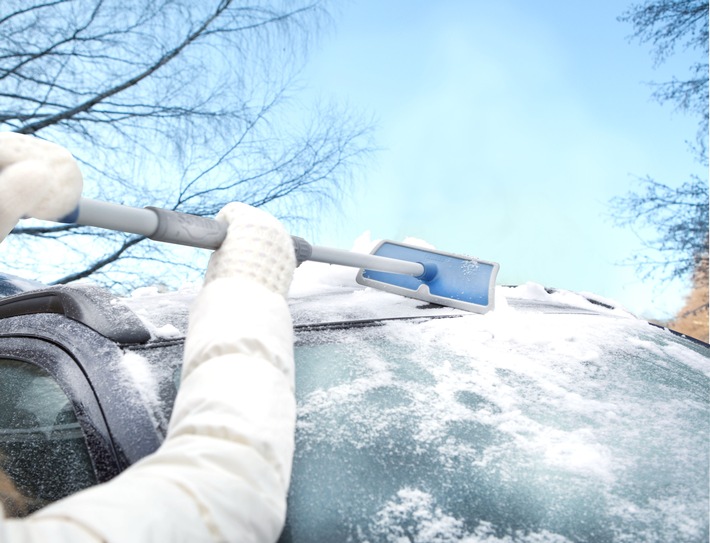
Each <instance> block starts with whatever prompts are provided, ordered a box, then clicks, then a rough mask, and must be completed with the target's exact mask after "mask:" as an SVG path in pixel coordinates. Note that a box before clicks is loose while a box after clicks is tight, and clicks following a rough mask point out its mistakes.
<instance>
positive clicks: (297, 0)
mask: <svg viewBox="0 0 710 543" xmlns="http://www.w3.org/2000/svg"><path fill="white" fill-rule="evenodd" d="M325 21H327V12H326V9H325V6H324V5H323V1H321V0H249V1H247V2H239V1H237V0H204V1H200V2H195V1H193V0H3V2H2V3H0V130H12V131H15V132H19V133H23V134H32V135H36V136H39V137H43V138H46V139H49V140H52V141H56V142H58V143H61V144H63V145H65V146H66V147H68V148H69V149H70V150H71V151H72V152H73V153H74V155H75V156H76V157H77V158H78V159H79V160H80V162H81V163H82V164H83V170H84V172H85V179H86V182H85V191H84V194H85V196H89V197H94V198H101V199H106V200H110V201H114V202H119V203H123V204H127V205H135V206H144V205H155V206H159V207H165V208H168V209H173V210H178V211H182V212H186V213H193V214H196V215H201V216H212V215H214V214H215V213H216V212H217V211H218V210H219V209H220V208H221V207H222V206H223V205H224V204H226V203H227V202H230V201H242V202H246V203H248V204H251V205H255V206H268V207H269V210H270V211H272V212H274V213H275V214H277V215H279V216H281V217H286V218H289V217H290V218H294V217H302V216H304V213H303V211H304V209H306V208H308V209H311V210H312V209H314V206H316V205H320V204H322V203H323V202H325V201H328V200H336V199H337V197H338V194H339V192H340V190H341V184H342V183H343V182H344V181H346V180H347V179H348V175H349V174H350V173H351V172H352V168H353V167H354V166H356V165H357V163H358V161H359V160H360V159H361V158H362V157H363V156H364V155H365V154H366V153H367V151H368V130H367V127H366V126H365V125H363V124H362V123H360V122H359V121H357V120H355V119H352V118H350V117H349V116H348V115H347V114H346V113H344V112H340V111H337V110H336V109H334V108H328V107H320V108H319V109H316V110H315V111H312V112H309V113H304V111H303V109H304V108H303V106H301V104H300V103H299V102H298V101H297V100H296V99H295V98H294V96H291V95H290V91H291V89H293V88H294V86H295V84H296V83H297V76H298V73H299V70H300V68H301V67H302V64H303V62H304V61H305V57H306V54H307V51H308V47H309V46H310V45H311V44H312V41H313V39H314V35H315V34H316V33H317V31H318V29H319V27H320V25H321V24H322V23H323V22H325ZM303 119H307V123H306V122H304V121H303ZM305 215H306V216H311V217H312V216H313V213H305ZM13 233H14V235H13V236H11V238H10V239H9V240H8V241H6V242H5V243H4V244H3V245H5V247H3V248H2V250H0V258H2V260H3V266H4V268H5V269H6V270H8V269H9V270H12V271H14V272H15V273H19V274H23V275H28V272H29V271H30V270H34V271H36V272H38V273H39V274H40V276H41V277H42V278H44V279H45V280H46V279H47V278H52V279H53V281H54V282H59V283H65V282H69V281H74V280H77V279H81V278H85V277H92V279H98V280H100V281H102V282H105V283H109V284H110V283H121V284H137V283H141V282H146V281H154V280H155V279H156V278H161V279H162V280H167V277H168V276H169V275H170V272H171V271H174V269H175V268H174V266H173V265H172V263H173V262H174V261H175V259H176V257H175V254H174V252H173V250H172V249H169V248H167V247H165V246H160V245H158V244H155V243H153V242H151V241H149V240H144V239H142V238H140V237H137V236H134V235H127V234H121V233H110V232H105V231H98V230H97V229H91V228H85V227H77V226H75V225H66V226H61V225H60V226H55V225H49V226H48V225H47V224H46V223H45V224H40V223H36V224H34V223H29V224H26V225H25V224H23V225H20V226H19V227H18V228H16V229H15V230H14V232H13ZM58 250H59V251H60V252H58ZM58 255H60V256H58ZM193 258H204V255H202V256H200V257H197V256H195V254H193V253H189V254H186V253H183V254H182V256H181V259H180V262H182V263H183V264H185V265H188V266H189V265H190V263H191V262H192V259H193ZM48 259H50V260H51V261H49V262H48ZM200 264H201V261H200ZM198 267H199V266H198Z"/></svg>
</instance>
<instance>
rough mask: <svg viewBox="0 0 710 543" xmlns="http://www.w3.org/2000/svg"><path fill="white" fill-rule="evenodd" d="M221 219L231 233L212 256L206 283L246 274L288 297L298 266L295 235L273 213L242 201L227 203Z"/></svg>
mask: <svg viewBox="0 0 710 543" xmlns="http://www.w3.org/2000/svg"><path fill="white" fill-rule="evenodd" d="M217 220H218V221H222V222H226V223H227V224H228V230H227V237H226V238H225V240H224V242H223V243H222V246H221V247H220V248H219V250H217V251H215V252H214V253H213V254H212V257H211V258H210V263H209V266H208V267H207V273H206V274H205V284H207V283H209V282H210V281H213V280H215V279H218V278H221V277H245V278H248V279H251V280H253V281H256V282H258V283H261V284H262V285H264V286H265V287H266V288H268V289H269V290H271V291H272V292H276V293H277V294H281V295H282V296H283V297H284V298H285V297H286V295H287V293H288V289H289V286H290V285H291V279H292V278H293V271H294V269H295V268H296V257H295V254H294V248H293V242H292V240H291V236H290V235H289V233H288V232H286V230H285V228H284V227H283V225H282V224H281V223H280V222H279V221H278V220H277V219H276V218H275V217H273V216H272V215H270V214H268V213H267V212H265V211H262V210H260V209H256V208H254V207H251V206H248V205H246V204H241V203H238V202H235V203H231V204H228V205H226V206H225V207H224V208H223V209H222V211H220V212H219V214H218V215H217Z"/></svg>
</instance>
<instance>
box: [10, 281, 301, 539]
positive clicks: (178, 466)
mask: <svg viewBox="0 0 710 543" xmlns="http://www.w3.org/2000/svg"><path fill="white" fill-rule="evenodd" d="M235 308H240V310H239V311H235ZM293 377H294V376H293V347H292V326H291V320H290V314H289V311H288V307H287V305H286V302H285V300H284V298H283V297H282V296H280V295H278V294H275V293H274V292H272V291H270V290H269V289H267V288H265V287H263V286H262V285H260V284H258V283H256V282H254V281H250V280H248V279H243V278H219V279H215V280H213V281H211V282H210V283H209V284H208V285H206V286H205V287H204V288H203V290H202V292H201V293H200V294H199V297H198V299H197V300H196V303H195V305H194V307H193V309H192V312H191V322H190V331H189V334H188V343H187V345H186V352H185V362H184V368H183V380H182V383H181V386H180V392H179V394H178V399H177V401H176V404H175V408H174V412H173V416H172V418H171V423H170V427H169V431H168V435H167V437H166V440H165V442H164V444H163V445H162V446H161V447H160V449H158V451H157V452H156V453H154V454H153V455H150V456H149V457H147V458H145V459H143V460H142V461H140V462H139V463H137V464H136V465H134V466H132V467H131V468H129V469H128V470H126V471H125V472H124V473H123V474H121V475H119V476H118V477H116V478H115V479H113V480H112V481H110V482H108V483H106V484H103V485H99V486H96V487H93V488H90V489H87V490H85V491H82V492H80V493H77V494H75V495H73V496H70V497H68V498H65V499H64V500H61V501H59V502H57V503H55V504H52V505H49V506H48V507H46V508H44V509H42V510H40V511H38V512H36V513H35V514H33V515H31V516H30V517H27V518H25V519H21V520H6V521H5V526H4V536H5V541H7V543H19V542H25V541H26V542H32V543H35V542H40V541H41V542H44V541H66V542H70V541H71V542H72V543H83V542H87V543H89V542H91V543H94V542H98V541H106V542H116V543H118V542H127V543H128V542H130V543H141V542H161V541H166V542H178V541H185V542H191V543H197V542H202V541H205V542H207V541H210V542H211V541H244V542H252V541H253V542H257V541H259V542H260V541H275V540H276V539H277V538H278V536H279V534H280V532H281V529H282V527H283V522H284V519H285V511H286V493H287V489H288V484H289V478H290V472H291V459H292V455H293V447H294V445H293V434H294V426H295V399H294V394H293V386H294V383H293Z"/></svg>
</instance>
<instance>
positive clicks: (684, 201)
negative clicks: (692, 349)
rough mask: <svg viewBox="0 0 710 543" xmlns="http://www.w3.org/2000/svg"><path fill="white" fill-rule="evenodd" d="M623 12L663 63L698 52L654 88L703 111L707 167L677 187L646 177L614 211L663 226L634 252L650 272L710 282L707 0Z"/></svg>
mask: <svg viewBox="0 0 710 543" xmlns="http://www.w3.org/2000/svg"><path fill="white" fill-rule="evenodd" d="M619 20H621V21H623V22H627V23H631V24H632V25H633V28H634V33H633V35H632V38H633V39H638V40H639V41H641V42H642V43H650V44H651V45H652V46H653V54H654V58H655V62H656V63H657V64H658V63H662V62H664V61H665V60H666V59H667V58H668V57H669V56H671V55H672V54H673V53H674V52H675V51H676V50H677V49H679V48H681V49H688V50H691V51H696V52H697V53H698V61H697V62H695V63H693V64H692V65H691V66H690V70H689V74H688V76H687V77H686V78H684V79H675V78H674V79H673V80H672V81H669V82H664V83H658V84H654V86H655V91H654V94H653V96H654V97H655V98H656V99H657V100H659V101H660V102H671V103H674V104H675V106H676V108H677V109H679V110H680V111H683V112H686V113H689V114H691V115H694V116H696V117H697V119H698V131H697V134H696V138H695V144H694V145H693V146H692V148H693V150H694V153H695V157H696V161H697V162H698V163H699V164H700V165H701V166H702V171H703V172H704V173H703V174H702V175H691V176H690V180H689V181H686V182H685V183H682V184H681V185H680V186H678V187H671V186H670V185H668V184H665V183H661V182H658V181H655V180H654V179H653V178H652V177H650V176H646V177H643V178H640V179H639V182H640V185H641V187H640V190H638V191H637V192H630V193H629V194H627V195H626V196H624V197H618V198H615V199H613V200H612V202H611V209H612V213H613V215H614V219H615V220H616V222H617V223H618V224H619V225H621V226H631V227H636V226H650V227H651V228H652V229H653V230H655V231H656V232H657V235H656V236H655V237H654V238H652V239H648V238H646V239H643V244H644V246H645V247H646V249H648V251H647V252H645V253H643V254H640V255H638V256H637V257H636V258H635V259H634V262H635V263H636V264H637V266H638V269H639V270H640V271H641V272H642V273H643V274H644V275H645V276H648V275H649V274H655V273H658V274H660V275H662V276H664V277H668V278H676V277H677V278H689V277H693V279H694V281H695V282H696V284H697V282H698V281H699V282H700V284H704V285H707V281H708V270H707V265H708V179H707V168H708V159H707V138H708V2H707V1H703V0H646V1H645V2H642V3H639V4H633V5H632V6H631V7H630V8H629V9H628V10H627V11H626V12H625V13H624V14H623V15H622V16H621V17H620V18H619ZM703 176H704V177H703Z"/></svg>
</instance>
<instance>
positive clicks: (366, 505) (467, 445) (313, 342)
mask: <svg viewBox="0 0 710 543" xmlns="http://www.w3.org/2000/svg"><path fill="white" fill-rule="evenodd" d="M504 313H505V312H494V313H492V314H490V315H486V316H484V317H481V316H472V317H462V318H447V319H435V320H427V321H418V322H417V321H401V322H391V323H388V324H386V325H383V326H378V327H367V328H358V329H348V330H331V331H322V330H321V331H313V332H308V333H303V334H301V336H300V337H301V341H300V343H299V344H298V345H297V348H296V368H297V373H296V379H297V383H296V384H297V386H296V390H297V396H298V412H299V416H298V424H297V446H296V456H295V459H294V469H293V477H292V485H291V493H290V497H289V511H288V523H287V527H286V529H285V531H284V534H283V536H282V540H283V541H373V542H374V541H388V542H389V541H392V542H400V541H415V542H430V541H434V542H448V541H469V542H472V541H531V542H532V541H536V542H538V541H550V542H562V541H589V542H605V541H621V542H623V541H707V539H708V506H709V501H708V484H707V482H708V475H709V474H708V464H709V458H708V439H709V435H708V434H709V426H710V408H709V405H708V404H709V401H710V400H709V397H710V379H709V377H708V374H709V373H710V361H709V360H708V353H707V349H706V348H705V347H702V346H694V347H692V348H691V347H689V346H688V344H689V342H681V340H679V339H678V338H676V337H675V336H673V335H671V334H670V333H668V332H666V331H662V330H657V329H655V328H653V327H651V326H650V325H648V324H646V323H643V322H639V321H635V320H632V319H622V318H609V317H601V316H589V315H544V314H536V315H534V316H531V315H530V314H527V315H526V316H525V317H524V318H523V316H521V315H518V314H517V313H516V312H514V311H513V310H509V311H508V312H507V313H505V314H504Z"/></svg>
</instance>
